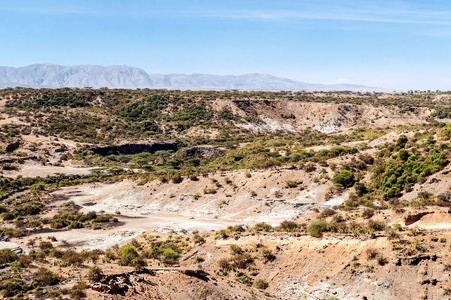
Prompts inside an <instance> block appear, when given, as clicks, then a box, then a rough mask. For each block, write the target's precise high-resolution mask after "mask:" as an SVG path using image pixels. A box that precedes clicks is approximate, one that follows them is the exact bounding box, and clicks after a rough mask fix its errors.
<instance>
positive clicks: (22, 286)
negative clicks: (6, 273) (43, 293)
mask: <svg viewBox="0 0 451 300" xmlns="http://www.w3.org/2000/svg"><path fill="white" fill-rule="evenodd" d="M27 290H28V286H27V284H26V282H25V281H23V280H22V279H19V278H12V279H9V280H4V281H1V282H0V292H1V294H2V296H3V297H4V298H12V297H14V296H17V295H20V294H22V293H24V292H25V291H27Z"/></svg>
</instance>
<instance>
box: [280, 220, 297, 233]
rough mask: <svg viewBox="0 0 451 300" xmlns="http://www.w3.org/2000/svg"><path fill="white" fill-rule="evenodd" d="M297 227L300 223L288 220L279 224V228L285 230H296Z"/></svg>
mask: <svg viewBox="0 0 451 300" xmlns="http://www.w3.org/2000/svg"><path fill="white" fill-rule="evenodd" d="M297 227H298V224H297V223H296V222H293V221H288V220H285V221H282V223H280V225H279V228H280V229H282V230H285V231H294V230H295V229H296V228H297Z"/></svg>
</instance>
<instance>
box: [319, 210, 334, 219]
mask: <svg viewBox="0 0 451 300" xmlns="http://www.w3.org/2000/svg"><path fill="white" fill-rule="evenodd" d="M336 213H337V212H336V211H335V210H333V209H332V208H326V209H324V210H322V211H321V213H320V214H319V216H320V218H323V219H324V218H327V217H330V216H333V215H335V214H336Z"/></svg>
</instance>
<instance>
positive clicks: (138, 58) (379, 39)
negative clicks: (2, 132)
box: [0, 0, 451, 90]
mask: <svg viewBox="0 0 451 300" xmlns="http://www.w3.org/2000/svg"><path fill="white" fill-rule="evenodd" d="M0 30H1V31H0V65H2V66H12V67H21V66H25V65H30V64H34V63H54V64H62V65H76V64H96V65H105V66H106V65H128V66H134V67H139V68H142V69H143V70H145V71H146V72H148V73H150V74H155V73H187V74H191V73H206V74H230V75H239V74H246V73H265V74H272V75H275V76H279V77H286V78H290V79H295V80H300V81H304V82H309V83H324V84H335V83H345V82H346V83H354V84H363V85H366V86H372V87H381V88H385V89H388V90H436V89H439V90H451V1H449V0H428V1H424V0H409V1H408V0H377V1H371V0H368V1H367V0H361V1H355V0H342V1H341V0H310V1H306V0H255V1H254V0H225V1H223V0H185V1H181V0H148V1H144V0H121V1H119V0H96V1H93V0H77V1H73V0H70V1H68V0H39V1H36V0H18V1H11V0H8V1H5V0H0Z"/></svg>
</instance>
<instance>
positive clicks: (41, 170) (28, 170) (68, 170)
mask: <svg viewBox="0 0 451 300" xmlns="http://www.w3.org/2000/svg"><path fill="white" fill-rule="evenodd" d="M91 169H95V168H73V167H56V166H43V165H41V164H40V163H38V162H36V161H26V162H25V164H23V165H20V170H18V171H3V174H2V175H3V176H5V177H10V178H15V177H17V176H18V175H22V176H23V177H37V176H40V177H46V176H48V175H50V176H52V175H56V174H57V173H62V174H66V175H86V174H89V171H90V170H91Z"/></svg>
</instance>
